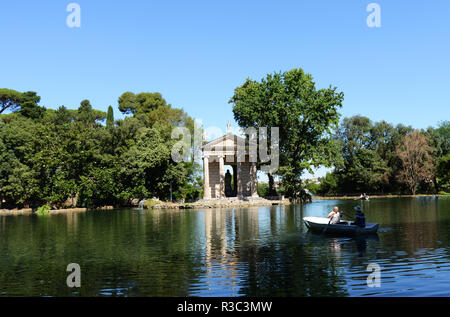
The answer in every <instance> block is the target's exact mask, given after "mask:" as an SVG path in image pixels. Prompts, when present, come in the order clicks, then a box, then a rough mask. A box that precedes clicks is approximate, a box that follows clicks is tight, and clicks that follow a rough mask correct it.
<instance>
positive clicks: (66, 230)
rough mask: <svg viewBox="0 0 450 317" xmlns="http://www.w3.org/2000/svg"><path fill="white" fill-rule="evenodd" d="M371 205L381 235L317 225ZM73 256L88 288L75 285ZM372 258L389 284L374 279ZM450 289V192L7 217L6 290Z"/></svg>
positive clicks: (325, 292) (1, 257)
mask: <svg viewBox="0 0 450 317" xmlns="http://www.w3.org/2000/svg"><path fill="white" fill-rule="evenodd" d="M357 203H361V204H362V206H363V208H364V210H365V213H366V218H367V221H368V222H377V223H379V224H380V229H379V232H378V234H377V235H374V236H369V237H367V238H359V239H354V238H345V237H333V236H324V235H320V234H313V233H310V232H308V230H307V228H306V227H305V225H304V223H303V221H302V218H303V217H305V216H324V215H326V214H327V213H328V212H329V211H330V210H331V208H332V207H333V206H334V205H337V206H339V207H340V209H341V210H344V211H346V213H347V215H351V216H353V215H354V212H353V211H352V210H353V207H354V206H356V204H357ZM69 263H78V264H79V265H80V267H81V288H78V289H76V288H74V289H71V288H68V287H67V285H66V278H67V276H68V275H69V274H70V272H67V271H66V268H67V265H68V264H69ZM371 263H376V264H378V265H379V267H380V269H381V271H380V277H381V279H380V282H381V284H380V287H368V285H367V278H368V276H369V274H370V273H371V271H367V267H368V265H369V264H371ZM79 295H81V296H242V295H248V296H330V295H332V296H336V295H337V296H362V295H364V296H367V295H369V296H450V199H449V198H433V197H429V198H393V199H373V200H370V201H364V202H360V201H352V200H334V201H314V202H313V203H311V204H306V205H292V206H272V207H255V208H242V209H206V210H180V211H158V210H146V211H140V210H115V211H91V212H87V213H69V214H60V215H53V216H43V217H42V216H41V217H38V216H1V217H0V296H79Z"/></svg>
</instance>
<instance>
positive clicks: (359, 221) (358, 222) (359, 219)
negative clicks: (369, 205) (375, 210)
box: [352, 206, 366, 228]
mask: <svg viewBox="0 0 450 317" xmlns="http://www.w3.org/2000/svg"><path fill="white" fill-rule="evenodd" d="M355 210H356V215H355V222H352V225H355V226H358V227H361V228H364V227H365V226H366V216H365V215H364V213H363V212H362V208H361V206H356V207H355Z"/></svg>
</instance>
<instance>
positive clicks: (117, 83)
mask: <svg viewBox="0 0 450 317" xmlns="http://www.w3.org/2000/svg"><path fill="white" fill-rule="evenodd" d="M71 2H76V3H78V4H79V5H80V7H81V27H80V28H69V27H67V25H66V17H67V15H68V14H69V13H68V12H66V6H67V5H68V4H69V3H71ZM371 2H376V3H378V4H379V5H380V7H381V27H380V28H369V27H368V26H367V24H366V18H367V16H368V15H369V13H368V12H366V6H367V5H368V4H369V3H371ZM449 21H450V1H447V0H441V1H439V0H434V1H424V0H418V1H413V0H410V1H402V0H395V1H392V0H390V1H365V0H352V1H350V0H345V1H344V0H341V1H337V0H329V1H325V0H314V1H312V0H309V1H301V0H296V1H283V0H280V1H264V0H257V1H256V0H241V1H234V0H227V1H223V0H221V1H213V0H209V1H194V0H192V1H138V0H128V1H106V0H78V1H64V0H54V1H52V0H47V1H32V0H29V1H24V0H15V1H5V0H2V2H1V3H0V38H1V39H2V43H3V45H2V49H1V50H0V57H1V58H0V69H1V73H0V87H1V88H11V89H15V90H19V91H26V90H33V91H36V92H38V94H39V95H40V96H41V97H42V100H41V104H42V105H44V106H46V107H47V108H55V109H56V108H57V107H59V106H60V105H65V106H66V107H68V108H77V107H78V105H79V103H80V101H81V100H83V99H89V100H90V101H91V103H92V105H93V106H94V107H95V108H98V109H103V110H106V109H107V107H108V105H112V106H113V107H114V108H115V110H116V111H115V116H116V118H120V115H119V113H118V110H117V98H118V97H119V96H120V95H121V94H122V93H123V92H125V91H133V92H136V93H138V92H142V91H150V92H155V91H158V92H161V93H162V94H163V96H164V98H165V99H166V100H167V101H168V102H169V103H171V104H172V105H173V106H175V107H182V108H183V109H184V110H185V111H187V112H188V113H189V114H190V115H191V116H192V117H194V118H201V119H202V120H203V123H204V125H205V126H219V127H222V128H223V129H224V130H225V127H226V124H227V121H231V122H232V123H234V122H233V115H232V111H231V105H230V104H228V100H229V98H230V97H231V96H232V95H233V90H234V88H236V87H237V86H239V85H240V84H242V83H243V81H244V80H245V79H246V78H247V77H250V78H252V79H261V78H262V77H264V76H265V74H267V73H271V72H274V71H285V70H289V69H292V68H296V67H301V68H303V69H304V70H305V71H306V72H308V73H311V74H312V75H313V77H314V79H315V81H316V83H317V87H319V88H322V87H328V86H329V85H332V86H337V87H338V89H339V90H341V91H343V92H344V93H345V100H344V107H343V109H342V110H341V113H342V115H343V117H345V116H352V115H355V114H361V115H365V116H368V117H370V118H371V119H373V120H374V121H378V120H383V119H384V120H386V121H388V122H391V123H394V124H397V123H403V124H406V125H412V126H414V127H416V128H426V127H428V126H430V125H432V126H436V125H437V124H438V122H439V121H441V120H445V119H447V120H448V119H450V110H449V109H450V85H449V84H450V60H449V57H450V22H449Z"/></svg>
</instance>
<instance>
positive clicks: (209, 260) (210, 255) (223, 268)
mask: <svg viewBox="0 0 450 317" xmlns="http://www.w3.org/2000/svg"><path fill="white" fill-rule="evenodd" d="M204 221H205V240H206V241H205V244H206V248H205V266H206V268H207V272H208V277H209V279H215V278H217V279H218V280H219V285H220V284H222V283H223V281H224V280H225V281H226V284H225V285H232V290H233V292H235V291H237V289H236V286H237V285H238V284H239V281H240V278H239V267H238V266H239V262H240V255H239V254H238V253H236V251H237V250H239V247H240V246H241V245H242V243H245V242H246V241H248V240H251V239H254V238H257V237H258V233H259V232H258V230H259V228H258V208H252V209H239V210H233V209H227V210H225V209H220V210H211V209H207V210H205V211H204ZM222 285H224V284H222Z"/></svg>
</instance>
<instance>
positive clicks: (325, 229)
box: [322, 217, 333, 234]
mask: <svg viewBox="0 0 450 317" xmlns="http://www.w3.org/2000/svg"><path fill="white" fill-rule="evenodd" d="M331 220H333V217H331V218H330V221H328V223H327V225H326V227H325V228H323V231H322V234H324V233H325V231H327V228H328V225H329V224H330V223H331Z"/></svg>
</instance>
